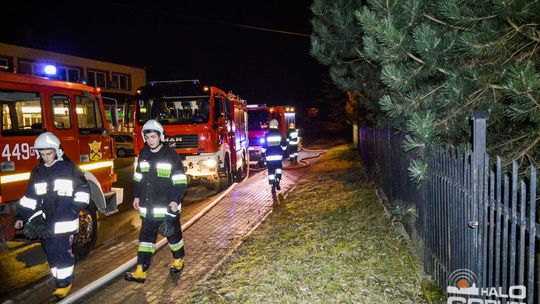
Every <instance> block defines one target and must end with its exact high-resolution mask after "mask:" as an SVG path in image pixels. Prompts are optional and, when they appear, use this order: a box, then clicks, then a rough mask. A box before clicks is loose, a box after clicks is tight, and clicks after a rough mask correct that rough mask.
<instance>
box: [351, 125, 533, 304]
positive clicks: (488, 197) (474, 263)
mask: <svg viewBox="0 0 540 304" xmlns="http://www.w3.org/2000/svg"><path fill="white" fill-rule="evenodd" d="M485 123H486V117H485V116H482V115H476V116H475V117H474V118H473V125H474V127H473V129H474V130H473V133H474V138H473V143H474V144H473V150H469V149H465V148H463V149H459V148H453V147H447V146H437V145H433V146H432V147H430V148H429V149H427V153H426V156H425V161H426V163H427V164H428V172H427V174H426V178H425V180H424V181H423V182H422V183H420V184H417V183H415V182H413V181H411V179H410V177H409V172H408V168H409V165H410V164H411V162H412V161H413V160H414V159H416V158H417V156H416V155H415V153H414V152H413V151H409V152H405V151H404V150H403V148H402V144H403V139H404V137H403V135H401V134H398V133H395V132H394V131H393V130H391V129H387V130H381V129H373V130H370V129H366V128H360V129H359V143H358V150H359V153H360V155H361V158H362V160H363V161H364V163H365V165H366V167H367V169H368V172H369V174H370V176H371V178H372V179H373V180H374V181H375V183H376V185H377V186H378V187H379V188H380V189H381V190H382V191H383V192H384V194H385V195H386V196H387V198H388V200H389V201H390V202H391V205H392V206H391V207H392V210H394V211H395V212H396V213H398V214H400V217H401V218H402V219H403V222H404V225H405V227H406V229H407V231H408V233H409V234H410V235H411V236H412V238H413V240H414V242H415V244H416V247H417V249H418V250H419V252H420V253H421V255H422V257H423V265H424V271H425V273H426V274H428V275H430V276H431V277H432V278H433V279H434V280H436V282H437V283H438V285H439V286H440V288H441V290H442V291H444V292H445V293H446V292H448V291H450V292H449V293H448V296H449V297H450V296H455V291H456V290H452V289H448V286H454V287H455V286H460V287H477V288H479V290H478V291H477V293H476V294H477V295H478V296H475V295H469V296H468V297H471V298H481V299H492V300H500V301H501V303H506V302H507V301H508V302H510V301H516V302H523V303H540V283H539V278H540V276H539V270H538V269H539V268H540V267H539V266H540V258H539V240H540V236H539V234H540V226H539V223H538V216H537V210H536V185H537V180H536V170H535V168H530V169H529V170H528V171H527V172H526V174H524V175H525V176H527V177H526V180H525V178H523V177H520V176H519V175H518V165H517V163H516V162H515V161H514V162H513V164H512V172H511V173H510V176H509V175H508V174H505V172H504V170H503V166H502V163H501V159H500V158H499V157H496V158H495V160H492V159H490V157H489V155H488V154H487V153H485V151H486V146H485V140H486V133H485V126H486V124H485ZM472 284H475V285H476V286H472ZM518 285H522V286H524V287H525V288H524V289H526V291H524V289H523V288H520V287H514V286H518ZM493 288H495V289H493ZM461 291H463V290H460V291H459V292H461ZM473 291H474V290H473ZM509 291H510V294H511V295H512V294H513V295H514V296H515V297H514V299H511V298H512V296H508V292H509ZM523 292H525V293H524V294H522V293H523ZM473 294H474V292H473ZM458 296H459V294H458ZM505 296H506V297H505ZM525 296H526V299H523V298H524V297H525ZM456 303H460V302H456ZM475 303H476V302H475Z"/></svg>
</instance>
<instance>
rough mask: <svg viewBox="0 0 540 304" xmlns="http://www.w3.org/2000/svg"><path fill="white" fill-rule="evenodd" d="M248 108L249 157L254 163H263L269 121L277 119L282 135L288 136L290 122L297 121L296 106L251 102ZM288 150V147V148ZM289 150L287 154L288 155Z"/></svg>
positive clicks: (251, 162)
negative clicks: (263, 148) (263, 150)
mask: <svg viewBox="0 0 540 304" xmlns="http://www.w3.org/2000/svg"><path fill="white" fill-rule="evenodd" d="M247 110H248V121H249V128H248V132H249V133H248V137H249V159H250V164H252V165H262V164H263V161H264V159H263V155H262V145H263V144H264V140H265V139H264V138H265V135H266V133H267V132H268V123H269V122H270V120H272V119H275V120H277V121H278V123H279V126H278V128H279V131H280V132H281V136H283V137H285V138H287V135H288V133H287V128H288V126H289V123H291V122H293V123H294V122H295V114H294V108H293V107H288V106H271V107H268V106H267V105H266V104H250V105H248V106H247ZM287 151H288V149H287ZM287 151H286V155H285V156H287Z"/></svg>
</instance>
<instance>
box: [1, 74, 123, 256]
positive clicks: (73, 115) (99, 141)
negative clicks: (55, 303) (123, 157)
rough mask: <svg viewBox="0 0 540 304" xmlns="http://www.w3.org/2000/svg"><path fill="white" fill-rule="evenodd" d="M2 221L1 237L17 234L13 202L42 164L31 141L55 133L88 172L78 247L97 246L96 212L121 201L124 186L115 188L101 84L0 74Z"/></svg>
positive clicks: (82, 251) (86, 249) (109, 209)
mask: <svg viewBox="0 0 540 304" xmlns="http://www.w3.org/2000/svg"><path fill="white" fill-rule="evenodd" d="M0 103H1V105H2V124H1V127H0V128H1V129H0V151H1V155H0V158H1V159H0V194H1V200H0V223H1V238H2V239H1V240H2V242H3V243H4V245H5V242H6V241H8V240H12V239H13V238H14V237H15V231H14V228H13V227H14V225H13V223H14V214H15V205H16V204H15V203H16V202H18V200H19V199H20V198H21V197H22V196H23V195H24V193H25V191H26V188H27V183H28V179H29V177H30V172H31V171H32V169H33V168H34V167H35V166H36V165H37V164H38V163H39V160H38V155H37V152H36V151H34V149H33V145H34V141H35V139H36V137H37V136H38V135H39V134H41V133H43V132H46V131H49V132H52V133H54V134H55V135H56V136H58V138H59V139H60V141H61V142H62V146H63V148H64V151H65V154H66V155H67V157H68V158H69V159H70V160H72V161H73V162H74V163H75V164H76V165H78V166H79V167H80V168H81V169H82V170H83V172H84V174H85V177H86V179H87V180H88V182H89V184H90V192H91V193H90V195H91V203H90V205H89V207H88V208H87V209H86V210H83V211H81V212H80V214H79V232H78V233H77V234H76V236H75V240H74V251H75V253H76V255H77V256H78V257H83V256H85V255H86V254H88V252H90V250H91V249H92V247H93V246H94V244H95V242H96V238H97V233H98V215H99V214H98V212H99V213H101V214H105V215H110V214H112V213H115V212H116V211H117V205H119V204H121V203H122V198H123V189H120V188H113V187H112V183H113V182H115V181H116V178H117V177H116V174H115V173H114V169H113V159H114V150H115V149H114V141H113V139H112V138H111V137H110V136H109V134H108V133H107V125H106V121H105V111H104V108H103V102H102V100H101V97H100V91H99V89H98V88H93V87H89V86H86V85H83V84H79V83H71V82H64V81H57V80H50V79H47V78H41V77H34V76H26V75H20V74H12V73H7V72H2V73H0Z"/></svg>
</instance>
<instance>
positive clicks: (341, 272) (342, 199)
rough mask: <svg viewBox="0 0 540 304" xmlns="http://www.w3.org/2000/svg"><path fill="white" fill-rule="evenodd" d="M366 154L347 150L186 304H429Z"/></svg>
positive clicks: (330, 158) (323, 165)
mask: <svg viewBox="0 0 540 304" xmlns="http://www.w3.org/2000/svg"><path fill="white" fill-rule="evenodd" d="M360 171H361V163H360V160H359V158H358V153H357V151H355V150H352V149H350V148H349V147H348V146H339V147H337V148H334V149H332V150H331V151H330V152H329V153H327V154H325V155H324V156H323V158H322V159H321V160H320V161H318V162H317V163H315V165H314V166H313V167H312V168H311V171H310V173H309V174H308V175H306V178H305V179H304V180H303V181H301V182H300V184H299V185H297V187H296V188H295V190H294V191H293V192H292V193H291V194H289V196H288V197H287V199H286V201H285V203H284V204H281V205H278V206H277V207H276V208H275V210H274V213H273V214H272V215H271V216H270V217H269V218H268V219H267V220H266V222H265V223H263V224H262V225H261V226H260V227H259V229H257V230H256V231H255V232H254V233H253V234H251V235H250V236H249V237H248V238H247V239H246V241H245V242H244V244H243V245H242V246H241V247H240V248H239V250H237V251H236V252H235V253H234V254H233V255H232V256H231V257H230V258H229V260H227V261H226V262H225V263H223V265H222V266H221V267H220V268H219V269H218V271H216V273H215V274H213V275H212V276H211V277H210V278H209V279H208V280H207V281H206V282H204V283H203V284H201V285H200V286H198V287H197V288H196V289H195V290H193V291H192V292H191V293H190V294H189V295H187V297H186V298H185V299H184V300H183V301H184V303H327V302H330V303H424V302H425V301H424V299H423V297H422V292H421V288H420V282H419V279H418V278H417V276H416V275H415V272H414V265H412V264H411V260H410V259H409V258H408V255H409V253H408V252H407V249H406V245H405V244H404V243H403V240H402V238H401V237H400V236H399V235H398V234H396V233H395V232H394V230H393V228H392V225H391V223H390V220H389V219H388V218H387V217H386V216H385V215H384V211H383V208H382V206H381V205H380V203H379V202H378V198H377V196H376V194H375V192H374V190H373V189H372V188H371V187H370V186H369V184H368V183H367V182H365V181H363V180H362V178H361V173H360Z"/></svg>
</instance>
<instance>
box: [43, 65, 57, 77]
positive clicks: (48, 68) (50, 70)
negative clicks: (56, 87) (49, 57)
mask: <svg viewBox="0 0 540 304" xmlns="http://www.w3.org/2000/svg"><path fill="white" fill-rule="evenodd" d="M45 74H47V75H56V67H55V66H54V65H51V64H48V65H46V66H45Z"/></svg>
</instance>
